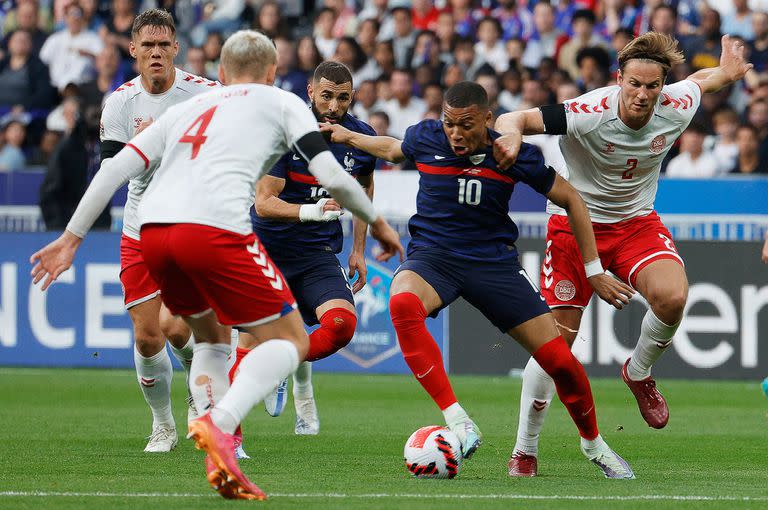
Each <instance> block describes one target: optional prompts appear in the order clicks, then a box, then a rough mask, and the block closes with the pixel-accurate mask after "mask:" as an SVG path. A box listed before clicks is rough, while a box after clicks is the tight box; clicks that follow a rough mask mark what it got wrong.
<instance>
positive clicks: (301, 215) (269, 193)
mask: <svg viewBox="0 0 768 510" xmlns="http://www.w3.org/2000/svg"><path fill="white" fill-rule="evenodd" d="M283 188H285V179H281V178H280V177H274V176H272V175H265V176H264V177H262V178H261V179H260V180H259V182H258V184H257V185H256V204H255V207H256V214H258V215H259V217H261V218H268V219H270V220H277V221H285V222H299V221H301V222H305V221H333V220H335V219H338V217H339V216H341V214H342V211H341V206H340V205H339V204H338V203H337V202H336V201H335V200H333V199H330V198H321V199H320V200H318V201H317V202H316V203H314V204H291V203H289V202H286V201H285V200H283V199H281V198H280V193H281V192H282V191H283Z"/></svg>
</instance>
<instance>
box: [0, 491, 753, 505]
mask: <svg viewBox="0 0 768 510" xmlns="http://www.w3.org/2000/svg"><path fill="white" fill-rule="evenodd" d="M0 496H3V497H98V498H117V497H120V498H209V497H216V494H213V493H205V494H204V493H194V492H191V493H173V492H128V493H120V492H47V491H2V492H0ZM268 496H269V497H270V498H299V499H308V498H327V499H386V498H399V499H491V500H493V499H498V500H544V501H550V500H555V501H556V500H564V501H739V502H749V501H755V502H761V501H768V496H697V495H663V494H639V495H627V496H603V495H595V496H588V495H587V496H584V495H570V494H559V495H558V494H551V495H545V494H408V493H372V494H345V493H339V492H318V493H295V494H292V493H271V494H268Z"/></svg>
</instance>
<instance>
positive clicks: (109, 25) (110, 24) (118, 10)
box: [99, 0, 136, 60]
mask: <svg viewBox="0 0 768 510" xmlns="http://www.w3.org/2000/svg"><path fill="white" fill-rule="evenodd" d="M111 13H112V15H111V16H110V17H109V18H107V21H106V22H105V23H104V24H103V25H102V26H101V28H100V30H99V35H100V36H101V39H102V40H103V41H104V44H106V45H114V46H117V47H118V49H119V50H120V58H122V59H123V60H129V59H130V58H131V54H130V51H129V48H130V45H131V29H132V28H133V19H134V18H135V17H136V13H135V6H134V4H133V0H112V11H111Z"/></svg>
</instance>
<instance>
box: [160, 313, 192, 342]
mask: <svg viewBox="0 0 768 510" xmlns="http://www.w3.org/2000/svg"><path fill="white" fill-rule="evenodd" d="M160 331H161V332H162V334H163V336H164V337H165V338H167V339H168V341H169V342H171V343H172V344H173V345H174V346H175V347H178V348H182V347H184V346H185V345H187V342H189V337H190V335H191V334H192V333H191V331H190V329H189V327H188V326H187V324H186V323H185V322H184V320H183V319H181V318H180V317H171V316H169V317H161V319H160Z"/></svg>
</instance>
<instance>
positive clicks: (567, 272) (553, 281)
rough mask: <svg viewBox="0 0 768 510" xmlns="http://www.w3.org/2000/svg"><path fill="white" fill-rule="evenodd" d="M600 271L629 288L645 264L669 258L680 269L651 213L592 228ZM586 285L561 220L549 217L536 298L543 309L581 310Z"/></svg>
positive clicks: (578, 257)
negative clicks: (543, 304)
mask: <svg viewBox="0 0 768 510" xmlns="http://www.w3.org/2000/svg"><path fill="white" fill-rule="evenodd" d="M592 228H593V229H594V231H595V239H596V241H597V251H598V253H599V254H600V261H601V263H602V265H603V267H604V268H605V269H606V270H608V271H610V272H612V273H613V274H614V275H616V276H617V277H618V278H620V279H621V280H622V281H624V282H626V283H628V284H629V285H630V286H632V287H633V288H634V287H635V284H636V283H637V275H638V273H639V272H640V271H641V270H642V269H643V268H644V267H645V266H647V265H648V264H650V263H652V262H655V261H657V260H661V259H671V260H675V261H677V262H679V263H680V264H681V265H684V264H683V259H681V258H680V255H678V254H677V249H676V248H675V243H674V242H673V241H672V234H670V233H669V230H667V227H665V226H664V224H663V223H662V222H661V218H659V215H658V214H656V213H655V212H652V213H651V214H649V215H647V216H640V217H637V218H632V219H629V220H625V221H620V222H618V223H592ZM592 292H593V290H592V286H591V285H590V284H589V281H588V280H587V275H586V273H585V272H584V262H583V260H582V259H581V252H580V251H579V247H578V245H577V244H576V238H575V237H574V236H573V232H571V227H570V225H569V224H568V218H567V217H566V216H558V215H552V217H550V218H549V224H548V225H547V248H546V251H545V252H544V263H543V264H542V266H541V294H542V296H544V298H545V299H546V300H547V304H548V305H549V306H550V307H552V308H554V307H558V306H575V307H579V308H583V307H585V306H587V304H588V303H589V299H590V298H591V297H592Z"/></svg>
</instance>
